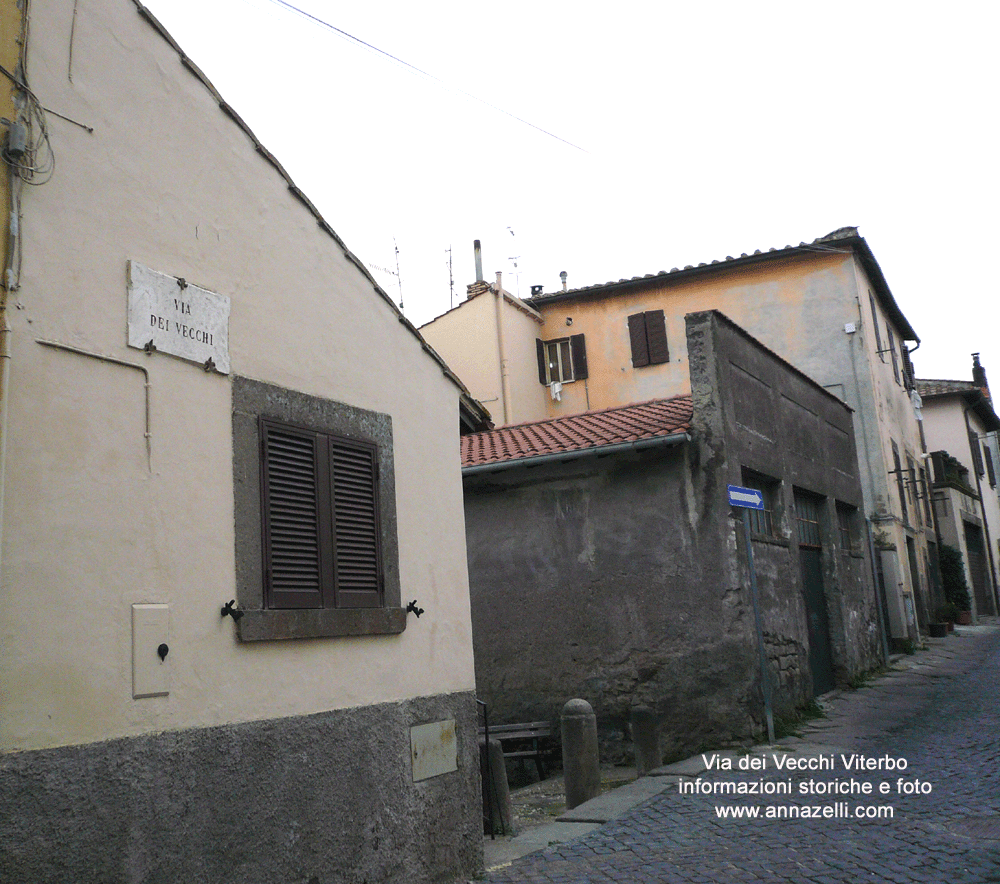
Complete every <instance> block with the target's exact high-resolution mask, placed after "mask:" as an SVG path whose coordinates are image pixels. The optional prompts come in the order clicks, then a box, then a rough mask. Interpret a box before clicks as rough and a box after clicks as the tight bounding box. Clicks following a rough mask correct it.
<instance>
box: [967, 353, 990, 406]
mask: <svg viewBox="0 0 1000 884" xmlns="http://www.w3.org/2000/svg"><path fill="white" fill-rule="evenodd" d="M972 383H974V384H975V385H976V386H977V387H979V389H980V390H982V393H983V395H984V396H985V397H986V398H987V399H988V400H989V401H990V402H992V401H993V398H992V397H991V396H990V385H989V383H988V382H987V380H986V369H985V368H983V367H982V365H980V364H979V354H978V353H973V354H972Z"/></svg>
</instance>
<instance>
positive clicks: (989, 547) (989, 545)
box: [962, 393, 1000, 615]
mask: <svg viewBox="0 0 1000 884" xmlns="http://www.w3.org/2000/svg"><path fill="white" fill-rule="evenodd" d="M979 397H980V398H981V399H986V397H985V396H984V395H983V394H982V393H980V394H979ZM971 408H973V405H966V406H965V409H964V410H963V411H962V417H964V418H965V435H966V437H967V438H968V440H969V456H970V457H971V458H972V472H974V473H975V474H976V493H977V494H978V495H979V512H981V513H982V514H983V534H985V535H986V555H987V556H989V560H990V583H992V584H993V592H992V593H991V595H992V598H993V613H994V615H995V614H997V613H1000V612H998V611H997V580H996V571H995V570H994V566H993V541H992V540H991V539H990V525H989V522H988V521H987V520H986V507H985V505H984V504H983V483H982V481H981V480H980V478H979V470H977V469H976V461H977V460H978V461H980V462H982V459H983V455H982V453H981V452H980V454H979V457H978V458H977V457H976V452H974V451H973V450H972V439H973V437H975V439H976V445H978V444H979V434H978V433H973V432H972V425H971V424H970V423H969V410H970V409H971Z"/></svg>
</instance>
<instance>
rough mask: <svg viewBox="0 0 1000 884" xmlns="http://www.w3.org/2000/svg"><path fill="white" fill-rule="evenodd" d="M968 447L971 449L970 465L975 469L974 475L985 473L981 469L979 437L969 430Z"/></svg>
mask: <svg viewBox="0 0 1000 884" xmlns="http://www.w3.org/2000/svg"><path fill="white" fill-rule="evenodd" d="M969 448H970V449H971V451H972V466H973V468H974V469H975V471H976V475H979V476H984V475H986V471H985V470H984V469H983V456H982V454H981V453H980V452H981V450H982V449H980V447H979V438H978V437H977V436H976V434H975V433H973V432H971V431H970V433H969Z"/></svg>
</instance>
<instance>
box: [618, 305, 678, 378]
mask: <svg viewBox="0 0 1000 884" xmlns="http://www.w3.org/2000/svg"><path fill="white" fill-rule="evenodd" d="M628 337H629V343H630V344H631V345H632V365H633V367H634V368H642V367H643V366H646V365H659V364H662V363H664V362H669V361H670V350H669V348H668V346H667V324H666V320H665V319H664V316H663V311H662V310H647V311H645V312H644V313H633V314H632V315H631V316H630V317H629V318H628Z"/></svg>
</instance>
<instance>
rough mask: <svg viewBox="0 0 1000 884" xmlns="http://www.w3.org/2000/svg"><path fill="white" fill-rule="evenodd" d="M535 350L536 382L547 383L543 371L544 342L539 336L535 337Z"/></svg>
mask: <svg viewBox="0 0 1000 884" xmlns="http://www.w3.org/2000/svg"><path fill="white" fill-rule="evenodd" d="M535 352H536V353H537V354H538V383H540V384H545V385H546V386H547V385H548V377H547V375H546V373H545V344H544V343H543V342H542V340H541V338H535Z"/></svg>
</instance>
